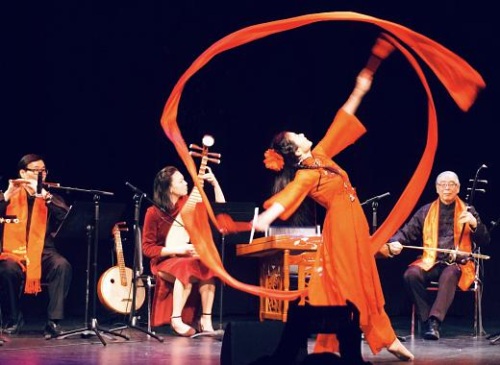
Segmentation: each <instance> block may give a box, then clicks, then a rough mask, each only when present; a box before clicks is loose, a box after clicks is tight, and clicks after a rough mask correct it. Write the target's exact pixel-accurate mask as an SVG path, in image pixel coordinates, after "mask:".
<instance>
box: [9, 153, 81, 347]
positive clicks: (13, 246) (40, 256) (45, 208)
mask: <svg viewBox="0 0 500 365" xmlns="http://www.w3.org/2000/svg"><path fill="white" fill-rule="evenodd" d="M18 171H19V176H20V178H18V179H12V180H9V186H8V188H7V190H6V191H5V192H4V193H2V192H0V216H16V217H17V218H18V220H19V222H18V223H16V224H3V225H1V226H0V233H1V234H0V239H1V241H0V290H1V291H2V292H3V293H2V299H3V300H2V304H4V306H3V307H4V308H5V311H4V316H3V317H4V318H3V319H5V321H4V322H2V324H5V325H4V330H3V332H4V333H7V334H16V333H19V331H20V330H21V327H22V326H23V324H24V318H23V314H22V313H21V310H20V299H21V296H22V294H23V293H25V294H37V293H39V292H41V290H42V286H41V283H42V282H43V283H44V284H47V292H48V297H49V303H48V308H47V315H48V318H47V319H48V320H47V324H46V325H45V329H44V334H45V337H46V338H53V337H57V336H58V335H60V334H61V333H62V331H61V327H60V325H59V320H61V319H63V317H64V303H65V299H66V297H67V294H68V291H69V287H70V283H71V278H72V267H71V265H70V263H69V262H68V261H67V260H66V258H64V257H63V256H61V254H59V253H58V252H57V250H56V247H55V244H54V240H53V235H54V233H55V232H56V230H57V228H58V227H59V225H60V223H61V222H62V221H63V219H64V217H65V216H66V213H67V211H68V209H69V208H68V206H67V205H66V203H65V202H64V200H63V199H62V198H61V197H60V196H58V195H56V194H54V195H52V194H50V193H49V192H48V191H47V190H46V189H45V188H44V181H45V178H46V177H47V173H48V170H47V168H46V166H45V163H44V160H43V158H42V157H41V156H38V155H35V154H28V155H25V156H24V157H22V158H21V160H20V161H19V163H18ZM0 313H1V312H0Z"/></svg>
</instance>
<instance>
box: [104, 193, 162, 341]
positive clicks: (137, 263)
mask: <svg viewBox="0 0 500 365" xmlns="http://www.w3.org/2000/svg"><path fill="white" fill-rule="evenodd" d="M142 198H143V194H137V193H136V194H135V195H134V198H133V199H134V248H135V251H134V264H133V270H132V271H133V273H132V307H131V308H130V314H129V322H128V324H126V325H125V326H121V327H118V328H114V329H113V331H121V330H124V329H127V328H130V329H135V330H137V331H141V332H143V333H145V334H147V335H148V336H151V337H153V338H155V339H157V340H158V341H160V342H163V338H162V337H160V336H157V335H156V334H155V333H153V332H151V331H150V330H149V329H144V328H141V327H139V326H138V325H137V323H138V318H139V317H138V316H137V315H136V301H137V281H138V280H139V279H140V277H141V275H142V272H143V267H142V241H141V229H140V227H139V215H140V211H141V208H140V207H141V201H142ZM148 314H149V310H148ZM148 321H149V318H148Z"/></svg>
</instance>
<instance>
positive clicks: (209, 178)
mask: <svg viewBox="0 0 500 365" xmlns="http://www.w3.org/2000/svg"><path fill="white" fill-rule="evenodd" d="M206 169H207V173H205V174H203V175H201V176H200V178H201V179H203V180H204V181H208V182H209V183H210V184H211V185H212V186H216V185H218V184H219V182H218V181H217V179H216V178H215V175H214V173H213V172H212V169H211V168H210V166H207V167H206Z"/></svg>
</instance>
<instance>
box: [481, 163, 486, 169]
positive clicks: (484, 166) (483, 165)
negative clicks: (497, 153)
mask: <svg viewBox="0 0 500 365" xmlns="http://www.w3.org/2000/svg"><path fill="white" fill-rule="evenodd" d="M487 168H488V166H486V165H485V164H484V163H483V164H482V165H481V167H480V169H487Z"/></svg>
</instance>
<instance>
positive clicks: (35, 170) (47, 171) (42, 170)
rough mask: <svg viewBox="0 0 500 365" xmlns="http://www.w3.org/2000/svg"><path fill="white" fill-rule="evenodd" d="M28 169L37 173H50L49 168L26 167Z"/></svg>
mask: <svg viewBox="0 0 500 365" xmlns="http://www.w3.org/2000/svg"><path fill="white" fill-rule="evenodd" d="M25 170H26V171H31V172H34V173H35V174H39V173H42V174H43V173H45V174H48V173H49V170H47V169H29V168H25Z"/></svg>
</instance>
